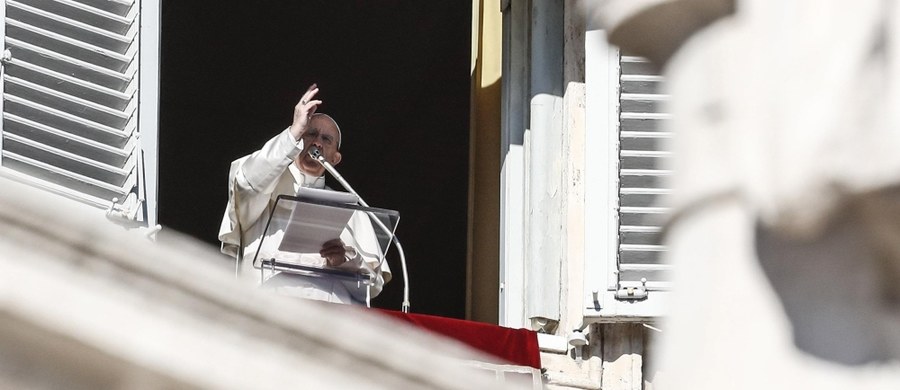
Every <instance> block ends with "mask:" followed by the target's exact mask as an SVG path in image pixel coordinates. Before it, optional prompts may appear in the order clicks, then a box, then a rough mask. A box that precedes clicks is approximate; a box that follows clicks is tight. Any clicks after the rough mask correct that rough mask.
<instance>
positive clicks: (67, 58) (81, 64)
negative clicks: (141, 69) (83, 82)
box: [6, 37, 134, 83]
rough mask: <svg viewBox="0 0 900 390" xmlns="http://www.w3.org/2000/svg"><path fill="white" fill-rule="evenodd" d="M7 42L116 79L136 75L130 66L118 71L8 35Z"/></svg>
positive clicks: (124, 80)
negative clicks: (123, 70)
mask: <svg viewBox="0 0 900 390" xmlns="http://www.w3.org/2000/svg"><path fill="white" fill-rule="evenodd" d="M6 44H7V46H12V47H17V48H22V49H26V50H30V51H33V52H35V53H37V54H38V55H40V56H44V57H49V58H53V59H56V60H58V61H62V62H66V63H70V64H72V65H74V66H77V67H79V68H82V69H85V70H88V71H91V72H95V73H98V74H100V75H103V76H106V77H110V78H115V79H118V80H121V81H123V82H125V83H128V82H130V81H131V78H132V77H133V76H134V70H133V69H130V68H129V69H126V70H125V72H118V71H115V70H112V69H108V68H105V67H102V66H99V65H95V64H92V63H89V62H86V61H82V60H80V59H77V58H73V57H70V56H67V55H65V54H60V53H57V52H55V51H52V50H47V49H44V48H42V47H40V46H35V45H32V44H30V43H28V42H23V41H20V40H18V39H15V38H11V37H7V38H6ZM12 53H13V58H15V56H16V52H15V51H13V52H12Z"/></svg>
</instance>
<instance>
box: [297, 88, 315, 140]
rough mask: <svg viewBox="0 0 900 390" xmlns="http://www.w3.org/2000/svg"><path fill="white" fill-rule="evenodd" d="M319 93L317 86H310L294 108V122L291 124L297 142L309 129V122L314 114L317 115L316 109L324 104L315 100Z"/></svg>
mask: <svg viewBox="0 0 900 390" xmlns="http://www.w3.org/2000/svg"><path fill="white" fill-rule="evenodd" d="M317 93H319V87H318V86H316V84H313V85H310V86H309V88H307V89H306V93H304V94H303V97H301V98H300V102H298V103H297V105H296V106H294V121H293V123H291V135H292V136H293V137H294V139H295V140H300V137H302V136H303V133H305V132H306V129H307V127H309V120H310V117H311V116H312V114H315V113H316V109H318V108H319V105H320V104H322V101H321V100H313V98H315V96H316V94H317Z"/></svg>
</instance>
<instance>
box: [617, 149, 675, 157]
mask: <svg viewBox="0 0 900 390" xmlns="http://www.w3.org/2000/svg"><path fill="white" fill-rule="evenodd" d="M619 155H620V156H622V157H641V158H664V157H672V152H667V151H661V150H623V151H622V152H621V153H619Z"/></svg>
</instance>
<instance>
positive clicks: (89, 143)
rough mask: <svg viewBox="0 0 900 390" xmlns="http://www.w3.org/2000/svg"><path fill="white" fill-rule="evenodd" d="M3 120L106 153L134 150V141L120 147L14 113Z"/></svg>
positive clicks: (118, 153) (124, 153)
mask: <svg viewBox="0 0 900 390" xmlns="http://www.w3.org/2000/svg"><path fill="white" fill-rule="evenodd" d="M3 120H4V121H10V122H15V123H19V124H21V125H24V126H28V127H31V128H34V129H36V130H39V131H42V132H45V133H48V134H51V135H53V136H55V137H59V138H62V139H63V140H64V142H67V143H69V142H72V143H78V144H82V145H85V146H87V147H90V148H95V149H98V150H99V151H102V152H105V153H111V154H116V155H119V156H127V155H129V154H131V152H132V150H134V143H133V142H132V143H129V144H128V145H127V146H126V147H125V148H123V149H120V148H116V147H112V146H109V145H107V144H104V143H102V142H97V141H94V140H91V139H87V138H84V137H80V136H78V135H75V134H72V133H68V132H65V131H62V130H59V129H56V128H53V127H50V126H47V125H44V124H42V123H38V122H35V121H32V120H28V119H25V118H22V117H19V116H16V115H14V114H9V113H7V114H6V115H4V117H3Z"/></svg>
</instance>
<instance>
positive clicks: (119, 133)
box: [4, 94, 130, 138]
mask: <svg viewBox="0 0 900 390" xmlns="http://www.w3.org/2000/svg"><path fill="white" fill-rule="evenodd" d="M4 99H5V100H7V101H11V102H15V103H19V104H21V105H23V106H27V107H31V108H34V109H37V110H39V111H43V112H46V113H47V114H50V115H54V116H57V117H60V118H63V119H66V120H68V121H71V122H75V123H78V124H80V125H83V126H85V127H89V128H92V129H94V130H97V131H102V132H104V133H107V134H110V135H114V136H117V137H120V138H126V137H129V136H130V134H126V133H125V132H124V131H123V130H120V129H116V128H112V127H109V126H106V125H103V124H100V123H97V122H94V121H91V120H89V119H84V118H82V117H79V116H77V115H72V114H69V113H67V112H63V111H60V110H57V109H55V108H51V107H48V106H45V105H43V104H40V103H35V102H31V101H28V100H26V99H23V98H20V97H18V96H15V95H10V94H4Z"/></svg>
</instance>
